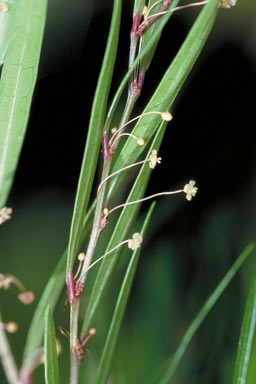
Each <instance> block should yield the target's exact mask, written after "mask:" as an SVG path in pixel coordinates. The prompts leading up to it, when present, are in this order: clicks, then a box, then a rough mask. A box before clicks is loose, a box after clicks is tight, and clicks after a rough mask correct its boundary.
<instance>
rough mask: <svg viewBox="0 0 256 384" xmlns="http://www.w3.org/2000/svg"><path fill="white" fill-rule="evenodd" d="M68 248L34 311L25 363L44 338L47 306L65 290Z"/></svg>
mask: <svg viewBox="0 0 256 384" xmlns="http://www.w3.org/2000/svg"><path fill="white" fill-rule="evenodd" d="M94 208H95V205H94V204H92V206H91V208H90V210H89V211H88V213H87V215H86V217H85V220H84V225H83V232H82V236H81V238H80V243H79V245H80V246H81V245H82V243H83V242H84V241H85V238H86V236H87V235H88V233H89V230H90V226H91V222H92V218H93V216H92V214H93V211H94ZM67 253H68V251H67V249H66V250H65V252H64V253H63V255H62V257H61V259H60V261H59V262H58V265H57V267H56V268H55V270H54V272H53V274H52V276H51V278H50V279H49V281H48V283H47V284H46V287H45V289H44V291H43V294H42V296H41V298H40V300H39V303H38V305H37V308H36V310H35V312H34V315H33V319H32V321H31V324H30V327H29V331H28V335H27V340H26V343H25V348H24V356H23V364H24V363H25V361H26V360H27V359H29V358H30V357H31V356H32V355H33V354H34V353H35V352H36V351H37V350H38V348H39V347H40V346H41V342H42V338H43V328H44V327H43V321H44V314H45V312H46V308H47V307H48V306H50V307H51V309H52V311H53V310H54V308H55V306H56V303H57V301H58V299H59V297H60V295H61V292H62V290H63V286H64V284H65V272H66V264H67Z"/></svg>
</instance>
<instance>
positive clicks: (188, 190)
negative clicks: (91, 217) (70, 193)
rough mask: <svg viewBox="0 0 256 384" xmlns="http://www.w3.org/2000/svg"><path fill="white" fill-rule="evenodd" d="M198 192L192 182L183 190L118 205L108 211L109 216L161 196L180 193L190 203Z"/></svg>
mask: <svg viewBox="0 0 256 384" xmlns="http://www.w3.org/2000/svg"><path fill="white" fill-rule="evenodd" d="M197 190H198V188H197V187H195V181H194V180H191V181H190V182H189V184H186V185H185V187H184V188H183V189H178V190H177V191H167V192H159V193H155V194H153V195H151V196H147V197H144V198H143V199H140V200H135V201H130V202H128V203H124V204H120V205H117V206H116V207H114V208H112V209H110V210H109V211H108V216H109V215H110V214H111V213H113V212H114V211H116V210H117V209H120V208H123V207H126V206H128V205H133V204H138V203H142V202H144V201H147V200H151V199H154V198H155V197H159V196H167V195H176V194H178V193H185V194H186V199H187V200H189V201H190V200H191V199H192V197H194V196H195V195H196V193H197Z"/></svg>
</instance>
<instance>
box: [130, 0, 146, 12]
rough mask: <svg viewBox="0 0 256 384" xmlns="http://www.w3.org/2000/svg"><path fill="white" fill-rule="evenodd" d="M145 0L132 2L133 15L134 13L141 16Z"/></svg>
mask: <svg viewBox="0 0 256 384" xmlns="http://www.w3.org/2000/svg"><path fill="white" fill-rule="evenodd" d="M145 2H146V0H135V1H134V7H133V15H135V14H136V13H138V14H140V15H141V14H142V11H143V8H144V5H145Z"/></svg>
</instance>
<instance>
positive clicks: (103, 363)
mask: <svg viewBox="0 0 256 384" xmlns="http://www.w3.org/2000/svg"><path fill="white" fill-rule="evenodd" d="M154 207H155V203H153V204H151V207H150V209H149V211H148V213H147V216H146V218H145V221H144V224H143V226H142V229H141V231H140V234H141V235H142V236H143V237H144V235H145V232H146V229H147V227H148V224H149V221H150V218H151V215H152V213H153V209H154ZM139 257H140V248H138V249H137V250H136V251H134V252H133V254H132V257H131V260H130V262H129V265H128V268H127V271H126V274H125V277H124V280H123V283H122V286H121V289H120V293H119V296H118V299H117V303H116V307H115V311H114V314H113V318H112V321H111V324H110V328H109V331H108V335H107V340H106V343H105V346H104V349H103V353H102V356H101V360H100V364H99V368H98V371H97V376H96V379H95V382H94V384H103V383H106V382H107V380H108V376H109V371H110V367H111V363H112V359H113V354H114V349H115V345H116V341H117V337H118V334H119V330H120V327H121V324H122V320H123V316H124V312H125V308H126V305H127V302H128V298H129V294H130V292H131V287H132V283H133V279H134V275H135V272H136V268H137V265H138V261H139Z"/></svg>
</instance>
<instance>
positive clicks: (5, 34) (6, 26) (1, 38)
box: [0, 0, 17, 65]
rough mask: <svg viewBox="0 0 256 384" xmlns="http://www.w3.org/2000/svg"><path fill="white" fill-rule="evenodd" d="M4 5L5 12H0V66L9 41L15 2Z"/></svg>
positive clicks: (14, 0)
mask: <svg viewBox="0 0 256 384" xmlns="http://www.w3.org/2000/svg"><path fill="white" fill-rule="evenodd" d="M5 3H6V9H7V10H6V11H4V10H2V11H0V65H2V64H3V62H4V57H5V55H6V51H7V47H8V44H9V41H10V36H11V31H12V23H13V18H14V15H15V10H16V6H17V0H13V1H11V0H10V1H5Z"/></svg>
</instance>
